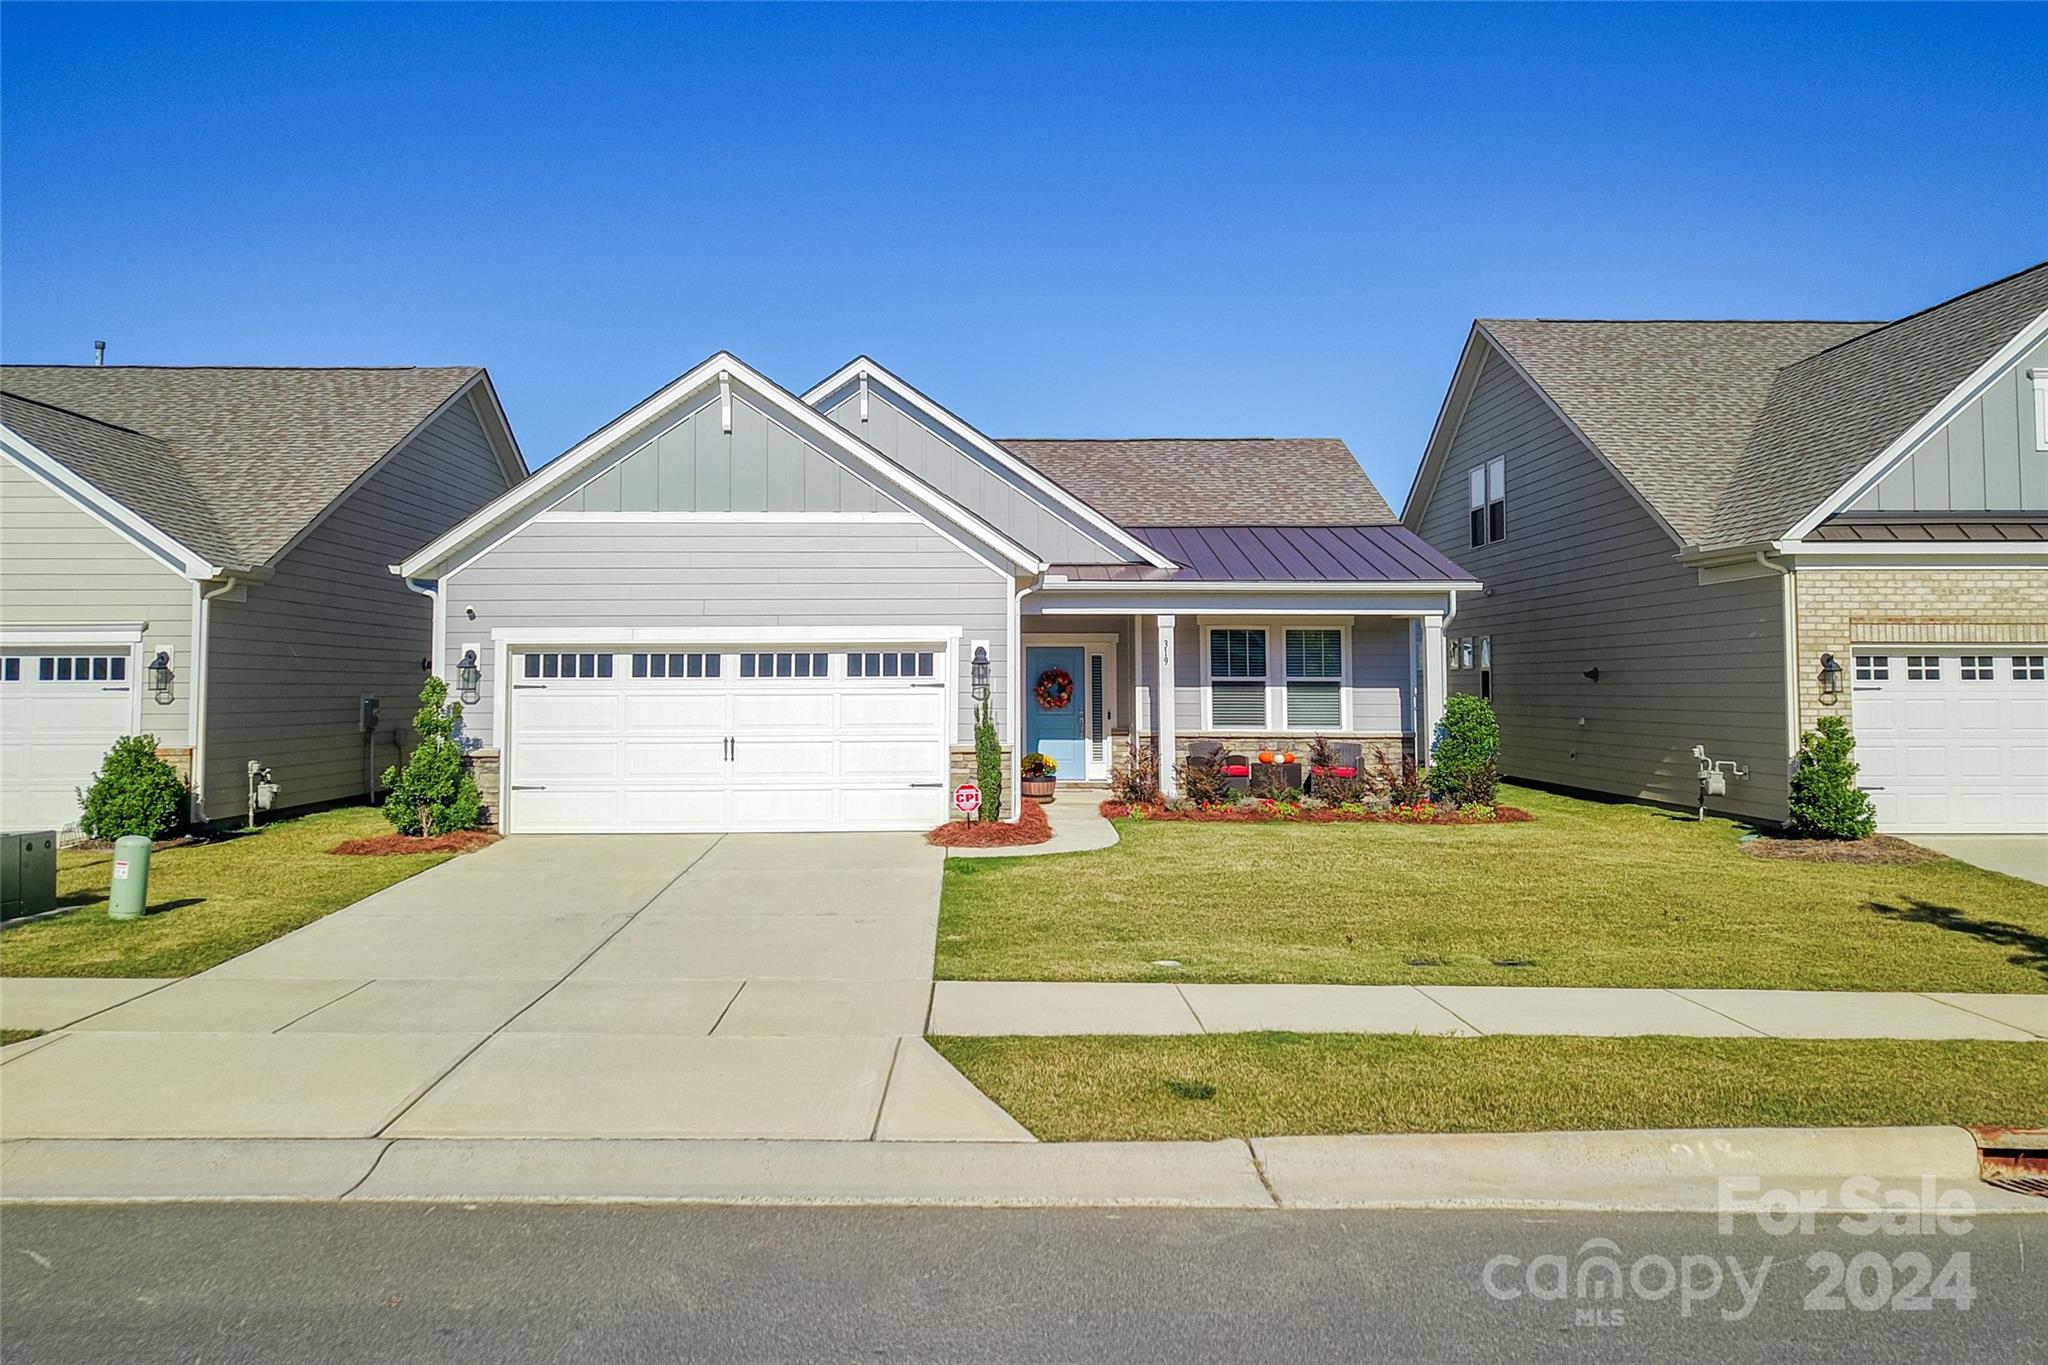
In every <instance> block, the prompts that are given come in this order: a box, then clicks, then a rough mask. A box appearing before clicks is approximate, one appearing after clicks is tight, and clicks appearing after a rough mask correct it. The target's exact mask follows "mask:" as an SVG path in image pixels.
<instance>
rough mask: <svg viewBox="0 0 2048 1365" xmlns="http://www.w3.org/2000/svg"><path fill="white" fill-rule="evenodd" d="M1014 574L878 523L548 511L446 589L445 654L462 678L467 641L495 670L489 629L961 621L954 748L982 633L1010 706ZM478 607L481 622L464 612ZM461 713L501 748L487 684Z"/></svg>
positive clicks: (924, 529)
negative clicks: (624, 517) (603, 517)
mask: <svg viewBox="0 0 2048 1365" xmlns="http://www.w3.org/2000/svg"><path fill="white" fill-rule="evenodd" d="M1009 593H1010V580H1009V579H1008V578H1007V577H1005V576H1003V575H1000V574H998V573H997V572H996V571H995V570H993V569H991V568H989V567H988V566H987V565H986V564H984V563H982V562H981V561H980V560H978V559H975V558H974V557H973V556H971V555H969V554H968V553H967V552H966V551H964V550H962V549H960V548H959V547H958V546H956V545H954V544H953V543H952V542H951V541H949V540H948V539H946V538H945V537H944V536H942V535H940V534H939V533H938V532H937V531H935V530H933V529H931V528H930V527H928V526H926V525H923V524H921V523H918V522H915V521H911V520H908V519H899V518H890V519H886V520H876V521H841V520H809V521H806V520H792V521H787V522H775V521H722V520H705V521H694V520H689V519H677V520H649V521H600V520H595V519H587V518H582V517H577V516H551V517H543V518H539V519H536V520H534V521H531V522H528V523H527V524H526V525H525V526H523V527H521V528H520V529H519V530H518V531H517V532H516V533H515V534H513V535H512V536H511V537H510V538H508V539H506V540H505V541H503V542H501V543H500V544H498V545H497V546H495V547H493V548H492V549H491V550H489V551H488V552H487V553H485V554H484V555H483V556H482V557H480V558H479V559H477V560H475V561H474V562H472V563H470V564H468V565H466V566H465V567H463V568H462V569H460V570H459V571H458V572H456V573H454V574H451V575H449V577H448V578H447V579H445V580H444V581H443V584H442V597H443V602H444V608H443V609H444V610H446V611H447V613H448V626H447V648H448V657H447V659H446V660H445V661H444V664H445V667H446V668H447V669H448V671H449V676H453V669H454V665H455V661H456V659H458V658H459V657H460V656H461V652H462V647H463V645H464V643H466V642H467V643H475V644H477V645H479V646H480V647H481V652H480V657H481V658H483V659H484V660H485V661H486V666H487V667H488V666H491V661H492V659H493V657H494V650H493V648H492V645H491V632H492V631H493V630H501V629H506V630H519V631H524V632H529V633H534V632H544V631H548V630H553V629H561V630H563V631H565V632H573V633H575V634H576V635H577V636H579V637H580V638H583V639H587V638H588V635H589V632H591V631H593V630H602V629H604V628H606V627H612V626H615V627H617V628H619V630H620V632H621V635H620V637H619V648H621V649H626V648H628V647H629V644H630V642H629V640H628V639H627V637H626V634H625V632H628V631H631V630H635V629H660V628H662V627H670V628H677V629H687V630H690V631H693V632H697V631H703V630H707V629H717V628H721V627H732V628H734V629H736V630H745V631H749V632H756V631H762V630H769V629H772V628H774V627H777V626H790V627H798V626H801V627H805V628H816V627H828V626H850V627H858V628H860V629H863V630H867V629H871V628H876V627H890V626H902V627H904V628H905V629H906V630H907V631H914V629H915V628H917V627H941V628H945V627H954V626H957V627H958V628H959V629H960V644H961V647H960V650H959V651H958V652H957V653H956V656H955V660H954V662H955V667H956V670H957V672H958V676H957V677H956V678H955V679H954V686H955V695H956V696H957V697H958V699H959V715H958V717H957V718H956V719H957V725H956V727H955V732H954V734H953V735H952V736H951V739H952V740H953V742H954V743H964V742H967V741H968V740H969V739H971V737H972V735H973V715H972V713H973V700H972V698H971V696H970V695H969V688H968V678H967V671H966V669H967V661H966V658H965V655H966V652H967V650H968V648H969V647H970V645H971V643H972V642H973V641H975V640H986V641H988V646H989V658H990V660H991V662H992V663H993V665H994V667H993V668H992V670H991V672H992V675H993V678H994V698H993V701H994V713H995V714H996V715H997V716H999V717H1000V716H1002V715H1003V714H1004V708H1005V706H1006V705H1007V699H1008V688H1009V676H1010V662H1009V658H1008V653H1009V646H1008V606H1009ZM470 609H474V610H475V612H476V617H475V619H474V620H472V619H470V618H469V617H468V615H467V612H468V611H469V610H470ZM493 686H494V683H493V681H492V680H491V679H489V678H486V679H485V682H484V687H483V701H482V702H481V703H479V704H477V705H474V706H471V707H468V708H467V709H466V713H465V715H464V717H463V726H464V735H465V739H466V740H467V741H468V742H470V743H472V744H475V745H478V746H480V747H485V748H495V747H497V746H498V745H499V744H500V742H501V740H502V736H500V735H499V734H498V733H497V728H496V720H497V718H496V717H495V716H494V715H493V714H492V699H491V693H492V688H493Z"/></svg>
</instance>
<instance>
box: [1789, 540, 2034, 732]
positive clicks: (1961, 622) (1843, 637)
mask: <svg viewBox="0 0 2048 1365" xmlns="http://www.w3.org/2000/svg"><path fill="white" fill-rule="evenodd" d="M1793 581H1794V584H1795V589H1796V591H1797V594H1798V620H1799V637H1798V644H1799V651H1798V652H1799V657H1798V663H1797V666H1798V669H1799V728H1800V729H1801V730H1802V731H1805V730H1810V729H1812V728H1813V724H1814V722H1815V721H1816V720H1818V719H1820V717H1822V716H1826V715H1839V716H1841V717H1842V718H1843V719H1844V720H1848V719H1850V703H1849V687H1850V682H1849V673H1850V671H1851V669H1852V667H1853V665H1852V663H1851V649H1852V647H1853V646H1856V645H1877V644H1899V645H1908V644H1916V645H1917V644H1931V645H1950V644H1954V645H1966V644H1986V645H2004V644H2044V643H2048V570H2044V569H2026V568H2005V567H2001V568H1990V569H1800V570H1798V571H1797V573H1796V574H1795V575H1794V580H1793ZM1823 653H1831V654H1833V655H1834V656H1835V660H1836V662H1838V663H1840V664H1841V666H1842V669H1843V678H1842V692H1841V695H1840V697H1839V698H1838V699H1837V700H1836V702H1835V704H1834V705H1833V706H1824V705H1822V703H1821V699H1820V656H1821V655H1822V654H1823Z"/></svg>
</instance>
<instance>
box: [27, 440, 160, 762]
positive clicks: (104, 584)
mask: <svg viewBox="0 0 2048 1365" xmlns="http://www.w3.org/2000/svg"><path fill="white" fill-rule="evenodd" d="M138 622H141V623H144V624H145V626H146V629H145V630H144V632H143V636H142V638H143V644H144V651H143V658H144V660H145V661H146V660H147V659H148V657H149V651H150V649H151V648H152V647H153V648H168V649H169V650H170V651H171V660H172V666H173V669H174V671H175V673H176V675H177V680H176V681H175V682H174V684H173V686H172V689H171V701H170V702H169V703H168V704H163V703H159V702H158V701H157V700H156V698H155V697H154V696H153V695H145V696H144V697H143V700H142V725H143V728H144V730H146V731H148V732H150V733H153V734H154V735H155V736H156V737H157V740H158V741H159V742H160V743H161V744H163V745H164V746H166V747H169V748H182V747H184V746H185V744H186V743H187V741H188V726H189V717H190V714H191V687H190V682H191V679H192V678H194V677H195V676H196V675H197V670H195V669H194V668H193V666H192V583H191V581H190V580H189V579H187V578H185V577H183V576H182V575H180V574H178V573H177V572H176V571H174V570H172V569H170V568H168V567H167V566H165V564H164V563H163V561H162V560H159V559H157V558H156V557H155V556H153V555H151V554H148V553H147V552H145V551H143V550H141V549H138V548H137V547H136V545H135V544H134V542H133V541H130V540H129V539H128V538H127V537H125V536H123V535H121V534H119V533H118V532H116V531H114V530H112V529H110V528H109V527H108V526H107V525H106V524H105V523H104V522H102V521H100V520H99V519H98V518H97V517H94V516H93V515H92V514H90V513H89V512H86V511H85V510H83V509H82V508H80V507H79V506H78V504H77V503H74V502H72V501H71V499H69V498H67V497H65V496H64V495H63V494H61V493H59V492H57V491H56V490H55V489H53V488H51V487H50V486H49V485H48V484H46V483H44V482H43V481H42V480H41V479H38V478H37V477H36V476H35V475H33V474H31V473H29V472H28V471H27V470H25V469H23V468H21V467H20V466H18V465H16V464H15V463H14V462H13V461H12V460H9V459H6V458H4V457H0V625H7V626H39V627H55V626H96V625H124V626H125V625H134V624H136V623H138ZM145 681H146V679H137V680H135V685H136V686H142V685H143V684H144V682H145ZM0 722H4V717H0Z"/></svg>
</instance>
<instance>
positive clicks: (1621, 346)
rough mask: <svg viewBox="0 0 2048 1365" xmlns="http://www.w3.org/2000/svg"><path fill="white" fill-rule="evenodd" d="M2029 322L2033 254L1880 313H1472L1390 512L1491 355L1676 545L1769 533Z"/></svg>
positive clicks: (1797, 515)
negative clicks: (1419, 455) (1789, 316)
mask: <svg viewBox="0 0 2048 1365" xmlns="http://www.w3.org/2000/svg"><path fill="white" fill-rule="evenodd" d="M2044 324H2048V263H2044V264H2041V265H2036V266H2032V267H2029V268H2028V269H2026V270H2022V271H2020V272H2019V273H2017V274H2014V275H2010V276H2007V277H2006V278H2004V279H2002V280H1997V281H1994V282H1992V283H1991V284H1988V285H1984V286H1983V287H1981V288H1978V289H1974V290H1971V291H1970V292H1969V293H1967V294H1963V295H1960V296H1958V297H1957V298H1953V299H1950V300H1948V301H1947V302H1945V303H1940V304H1937V305H1935V306H1934V307H1932V308H1928V309H1925V310H1923V311H1921V312H1919V313H1915V314H1913V315H1911V316H1910V317H1906V318H1901V319H1900V320H1898V321H1896V322H1889V323H1877V322H1815V321H1788V322H1769V321H1754V320H1742V321H1685V320H1668V319H1663V320H1660V319H1651V320H1644V321H1616V320H1571V319H1557V318H1519V319H1511V318H1482V319H1480V320H1479V321H1477V322H1475V323H1474V324H1473V330H1472V337H1471V339H1470V340H1468V342H1467V344H1466V349H1465V353H1464V355H1463V357H1462V358H1461V359H1460V361H1459V366H1458V372H1457V374H1456V375H1455V376H1454V377H1453V379H1452V382H1451V388H1450V391H1449V394H1448V395H1447V396H1446V398H1445V400H1444V407H1443V411H1442V413H1441V414H1440V415H1439V416H1438V419H1437V426H1436V429H1435V430H1434V431H1433V432H1432V433H1431V435H1430V441H1429V446H1428V448H1427V449H1426V451H1425V453H1424V456H1423V460H1422V463H1421V466H1420V467H1419V468H1418V469H1417V471H1416V480H1415V484H1414V486H1413V487H1412V488H1411V490H1410V492H1409V500H1408V506H1407V508H1406V509H1404V510H1405V511H1407V512H1409V513H1412V514H1414V515H1415V516H1418V517H1419V516H1420V514H1421V505H1422V502H1423V501H1424V500H1426V496H1427V493H1428V490H1430V489H1432V488H1434V486H1435V482H1436V476H1437V473H1438V471H1439V468H1440V466H1441V463H1442V460H1443V457H1444V455H1445V453H1446V452H1447V451H1448V448H1449V443H1450V438H1451V436H1452V435H1453V434H1454V433H1455V430H1456V425H1457V421H1458V419H1459V418H1460V417H1461V416H1462V412H1461V411H1460V408H1461V405H1462V403H1463V402H1464V400H1465V398H1466V397H1467V396H1469V393H1470V390H1471V387H1472V385H1473V383H1474V382H1475V381H1476V378H1477V370H1478V368H1479V367H1480V366H1481V365H1482V364H1483V363H1484V361H1485V359H1486V356H1487V354H1488V353H1489V352H1491V353H1494V354H1498V355H1499V356H1500V357H1502V359H1504V360H1505V361H1506V363H1508V364H1509V365H1511V366H1512V367H1514V369H1515V370H1516V371H1517V372H1518V373H1520V374H1521V375H1522V376H1523V377H1524V378H1526V379H1527V380H1528V381H1529V382H1530V383H1532V384H1533V385H1535V386H1536V388H1537V389H1538V391H1539V392H1541V393H1542V395H1543V396H1544V398H1545V399H1547V400H1548V401H1549V402H1550V403H1551V405H1552V406H1553V407H1554V408H1555V409H1556V410H1557V412H1558V414H1559V415H1560V416H1561V417H1563V418H1564V420H1565V421H1566V422H1567V423H1569V424H1570V425H1571V426H1572V427H1574V428H1575V429H1576V430H1577V431H1578V433H1579V434H1580V435H1581V436H1582V437H1584V438H1585V440H1586V442H1587V443H1588V444H1589V445H1591V446H1592V447H1593V450H1594V452H1595V453H1596V454H1597V455H1599V456H1600V458H1602V459H1603V460H1605V461H1606V462H1607V463H1608V465H1609V466H1610V467H1611V468H1612V469H1613V470H1614V471H1615V473H1616V474H1617V475H1618V476H1620V478H1621V479H1622V480H1623V482H1624V483H1625V484H1626V485H1627V486H1628V487H1629V488H1630V490H1631V491H1632V492H1634V493H1635V495H1636V496H1637V498H1638V499H1639V500H1641V501H1642V503H1643V505H1644V506H1645V507H1647V508H1648V509H1649V510H1650V512H1651V513H1652V514H1653V515H1654V516H1656V517H1657V518H1658V519H1659V520H1660V521H1661V522H1663V523H1664V525H1665V526H1666V528H1667V529H1668V530H1669V531H1670V532H1671V534H1672V536H1673V537H1674V538H1675V539H1677V540H1678V541H1679V542H1680V543H1681V544H1684V545H1689V546H1720V545H1740V544H1747V543H1752V542H1756V541H1760V540H1768V539H1775V538H1779V537H1783V536H1785V535H1787V534H1789V533H1791V532H1792V531H1793V530H1794V529H1795V528H1796V527H1798V526H1800V525H1801V524H1803V522H1804V521H1807V520H1812V519H1814V518H1816V516H1817V515H1818V514H1819V513H1820V512H1822V511H1823V510H1824V509H1825V508H1827V506H1828V505H1829V501H1830V499H1833V498H1835V497H1836V496H1837V495H1839V494H1841V493H1843V492H1845V491H1846V490H1847V489H1848V486H1849V484H1850V483H1851V481H1852V480H1856V479H1858V478H1859V476H1866V475H1867V474H1868V473H1869V470H1870V467H1871V466H1872V464H1873V462H1878V461H1883V462H1885V463H1889V461H1890V460H1891V459H1892V458H1903V456H1904V454H1905V448H1904V447H1903V446H1901V445H1900V443H1901V442H1903V441H1906V440H1907V438H1909V437H1914V436H1915V435H1916V433H1917V429H1918V428H1919V427H1920V426H1921V425H1922V424H1924V423H1926V422H1928V421H1930V420H1934V419H1936V418H1938V417H1939V416H1940V415H1942V412H1943V405H1944V400H1945V399H1949V398H1951V397H1952V396H1953V395H1955V394H1956V392H1957V391H1958V389H1959V388H1960V387H1962V386H1963V385H1965V384H1966V383H1968V382H1969V381H1970V380H1971V379H1972V378H1973V376H1976V375H1977V372H1978V371H1979V370H1980V369H1981V368H1982V367H1983V366H1985V365H1986V364H1988V363H1989V362H1991V361H1992V360H1994V359H1995V358H1997V357H1998V355H1999V354H2000V352H2001V351H2002V349H2004V348H2006V347H2007V346H2008V345H2009V344H2011V343H2013V342H2015V340H2016V339H2017V338H2020V337H2023V336H2025V335H2027V334H2028V333H2029V329H2030V327H2040V326H2042V325H2044ZM1895 447H1897V448H1896V449H1895Z"/></svg>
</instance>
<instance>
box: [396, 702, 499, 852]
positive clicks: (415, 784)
mask: <svg viewBox="0 0 2048 1365" xmlns="http://www.w3.org/2000/svg"><path fill="white" fill-rule="evenodd" d="M461 719H462V703H461V702H459V701H458V702H451V701H449V700H448V684H447V683H445V682H442V681H441V679H439V678H438V677H431V676H430V677H429V678H428V679H427V681H426V683H425V684H424V685H423V686H422V687H421V688H420V709H419V710H418V711H417V712H415V713H414V714H413V718H412V728H413V729H414V730H417V731H418V732H419V736H420V742H419V747H418V748H416V749H414V750H413V751H412V757H410V758H408V759H406V761H405V771H404V772H400V771H399V770H398V769H397V768H396V767H390V768H386V769H385V770H384V785H385V786H387V787H389V788H390V789H391V794H390V795H389V796H387V797H386V798H385V799H384V818H385V819H386V820H388V821H390V823H391V827H392V828H393V829H395V830H397V831H398V832H399V833H400V834H416V835H420V836H422V837H425V838H432V837H433V836H434V835H437V834H453V833H454V832H455V831H457V830H463V829H475V828H476V827H477V826H478V825H480V824H482V823H483V821H484V813H483V798H482V797H481V796H479V795H478V794H477V789H476V778H475V777H474V776H472V775H471V773H470V771H469V769H468V768H466V767H464V766H463V762H462V746H461V745H459V744H457V743H456V742H455V726H456V724H457V722H459V721H460V720H461Z"/></svg>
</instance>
